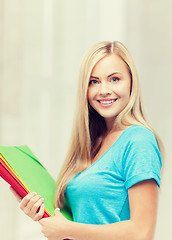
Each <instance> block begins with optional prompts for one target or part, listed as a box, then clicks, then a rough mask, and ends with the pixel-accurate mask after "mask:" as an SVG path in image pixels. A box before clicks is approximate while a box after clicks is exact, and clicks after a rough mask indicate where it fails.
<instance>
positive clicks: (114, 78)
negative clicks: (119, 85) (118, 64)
mask: <svg viewBox="0 0 172 240" xmlns="http://www.w3.org/2000/svg"><path fill="white" fill-rule="evenodd" d="M118 81H119V78H118V77H113V78H111V82H118Z"/></svg>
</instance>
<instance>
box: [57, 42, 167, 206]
mask: <svg viewBox="0 0 172 240" xmlns="http://www.w3.org/2000/svg"><path fill="white" fill-rule="evenodd" d="M109 54H116V55H118V56H119V57H120V58H121V59H122V60H123V61H124V62H125V63H126V66H127V68H128V71H129V73H130V76H131V91H130V99H129V103H128V105H127V106H126V107H125V108H124V109H123V110H122V111H121V112H120V113H119V114H118V116H117V117H116V120H115V123H114V124H115V127H117V128H118V129H123V127H124V126H131V125H133V124H140V125H144V126H146V127H147V128H149V129H150V130H151V131H152V132H153V133H154V134H155V136H156V139H157V142H158V145H159V148H160V150H161V148H162V142H161V140H160V138H159V137H158V135H157V134H156V133H155V131H154V130H153V129H152V128H151V126H150V125H149V124H148V122H147V120H146V114H145V110H144V106H143V100H142V95H141V89H140V84H139V79H138V75H137V70H136V67H135V64H134V62H133V59H132V57H131V55H130V53H129V51H128V50H127V49H126V47H125V46H124V45H123V44H122V43H120V42H118V41H115V42H100V43H98V44H96V45H94V46H93V47H92V48H91V49H90V50H89V51H88V53H87V54H86V55H85V58H84V59H83V61H82V64H81V66H80V74H79V82H78V94H77V106H76V113H75V118H74V122H73V128H72V135H71V141H70V146H69V150H68V154H67V156H66V160H65V162H64V165H63V168H62V170H61V173H60V176H59V179H58V182H57V189H56V194H55V207H60V208H61V207H62V206H63V204H64V193H65V189H66V186H67V184H68V182H69V181H70V180H71V179H72V177H74V176H75V175H76V174H78V173H79V172H81V171H83V170H84V169H86V168H87V167H88V166H89V165H90V163H91V159H92V157H94V155H95V152H94V148H95V144H96V141H97V139H98V137H100V136H102V135H103V134H104V133H105V131H106V125H105V121H104V119H103V117H101V116H100V115H99V114H98V113H97V112H96V111H95V110H94V109H93V108H92V107H91V106H90V105H89V103H88V100H87V89H88V84H89V79H90V75H91V72H92V70H93V68H94V66H95V64H96V63H97V62H98V61H100V60H101V59H102V58H104V57H105V56H107V55H109Z"/></svg>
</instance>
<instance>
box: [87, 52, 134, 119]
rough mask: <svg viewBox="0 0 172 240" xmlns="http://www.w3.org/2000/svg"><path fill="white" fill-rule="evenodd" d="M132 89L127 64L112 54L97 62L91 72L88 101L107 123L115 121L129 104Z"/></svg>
mask: <svg viewBox="0 0 172 240" xmlns="http://www.w3.org/2000/svg"><path fill="white" fill-rule="evenodd" d="M130 87H131V78H130V74H129V71H128V69H127V66H126V64H125V62H123V60H122V59H121V58H120V57H119V56H117V55H115V54H111V55H108V56H106V57H104V58H102V59H101V60H100V61H99V62H97V64H96V65H95V66H94V68H93V70H92V72H91V76H90V81H89V86H88V92H87V97H88V101H89V103H90V105H91V106H92V107H93V108H94V109H95V110H96V111H97V112H98V113H99V114H100V115H101V116H102V117H104V119H105V121H106V120H107V121H108V120H113V121H114V120H115V118H116V116H117V115H118V114H119V113H120V112H121V111H122V110H123V109H124V108H125V107H126V106H127V104H128V102H129V97H130Z"/></svg>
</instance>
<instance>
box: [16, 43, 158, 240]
mask: <svg viewBox="0 0 172 240" xmlns="http://www.w3.org/2000/svg"><path fill="white" fill-rule="evenodd" d="M160 151H161V141H160V139H159V138H158V136H157V135H156V133H155V132H154V131H153V129H152V128H151V127H150V125H149V124H148V122H147V120H146V117H145V113H144V109H143V101H142V97H141V91H140V85H139V79H138V76H137V72H136V68H135V65H134V62H133V60H132V57H131V55H130V53H129V52H128V50H127V49H126V48H125V46H124V45H123V44H121V43H120V42H101V43H98V44H96V45H95V46H93V47H92V48H91V49H90V50H89V52H88V53H87V54H86V56H85V58H84V60H83V62H82V65H81V69H80V75H79V84H78V100H77V113H76V117H75V119H74V126H73V132H72V136H71V142H70V146H69V150H68V154H67V157H66V161H65V163H64V166H63V168H62V171H61V174H60V176H59V180H58V183H57V190H56V196H55V206H56V208H62V207H63V204H64V197H65V198H66V199H67V201H68V202H69V205H70V208H71V211H72V214H73V219H74V222H71V221H69V220H67V219H65V218H64V217H63V216H62V214H61V213H60V212H59V211H58V210H56V211H55V214H56V215H55V217H51V218H48V219H41V218H42V216H43V213H42V209H43V207H42V202H40V201H38V197H37V196H36V195H35V194H34V196H33V193H30V194H28V195H27V196H26V197H25V198H24V199H23V200H22V201H21V205H20V206H21V209H22V210H23V211H24V212H25V213H27V215H28V216H31V217H32V219H35V216H38V218H37V220H40V221H39V222H40V224H41V226H42V232H43V234H44V235H45V237H47V238H49V239H64V238H69V239H77V240H81V239H82V240H86V239H90V240H92V239H94V240H96V239H99V240H104V239H109V240H112V239H116V240H121V239H123V240H125V239H127V240H136V239H137V240H143V239H144V240H152V239H153V236H154V230H155V224H156V214H157V202H158V201H157V199H158V187H160V173H161V166H162V160H161V153H160ZM30 206H32V207H30ZM39 209H41V210H39Z"/></svg>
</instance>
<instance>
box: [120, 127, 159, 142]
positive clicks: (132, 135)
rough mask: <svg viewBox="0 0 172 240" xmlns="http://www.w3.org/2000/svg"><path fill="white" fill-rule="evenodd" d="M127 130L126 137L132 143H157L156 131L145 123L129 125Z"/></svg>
mask: <svg viewBox="0 0 172 240" xmlns="http://www.w3.org/2000/svg"><path fill="white" fill-rule="evenodd" d="M125 131H126V134H125V137H126V139H127V140H128V142H130V143H142V144H143V143H144V142H149V143H150V142H152V143H154V144H157V141H156V137H155V135H154V133H153V132H152V131H151V130H150V129H149V128H147V127H145V126H143V125H133V126H131V127H128V128H127V129H126V130H124V132H125Z"/></svg>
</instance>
